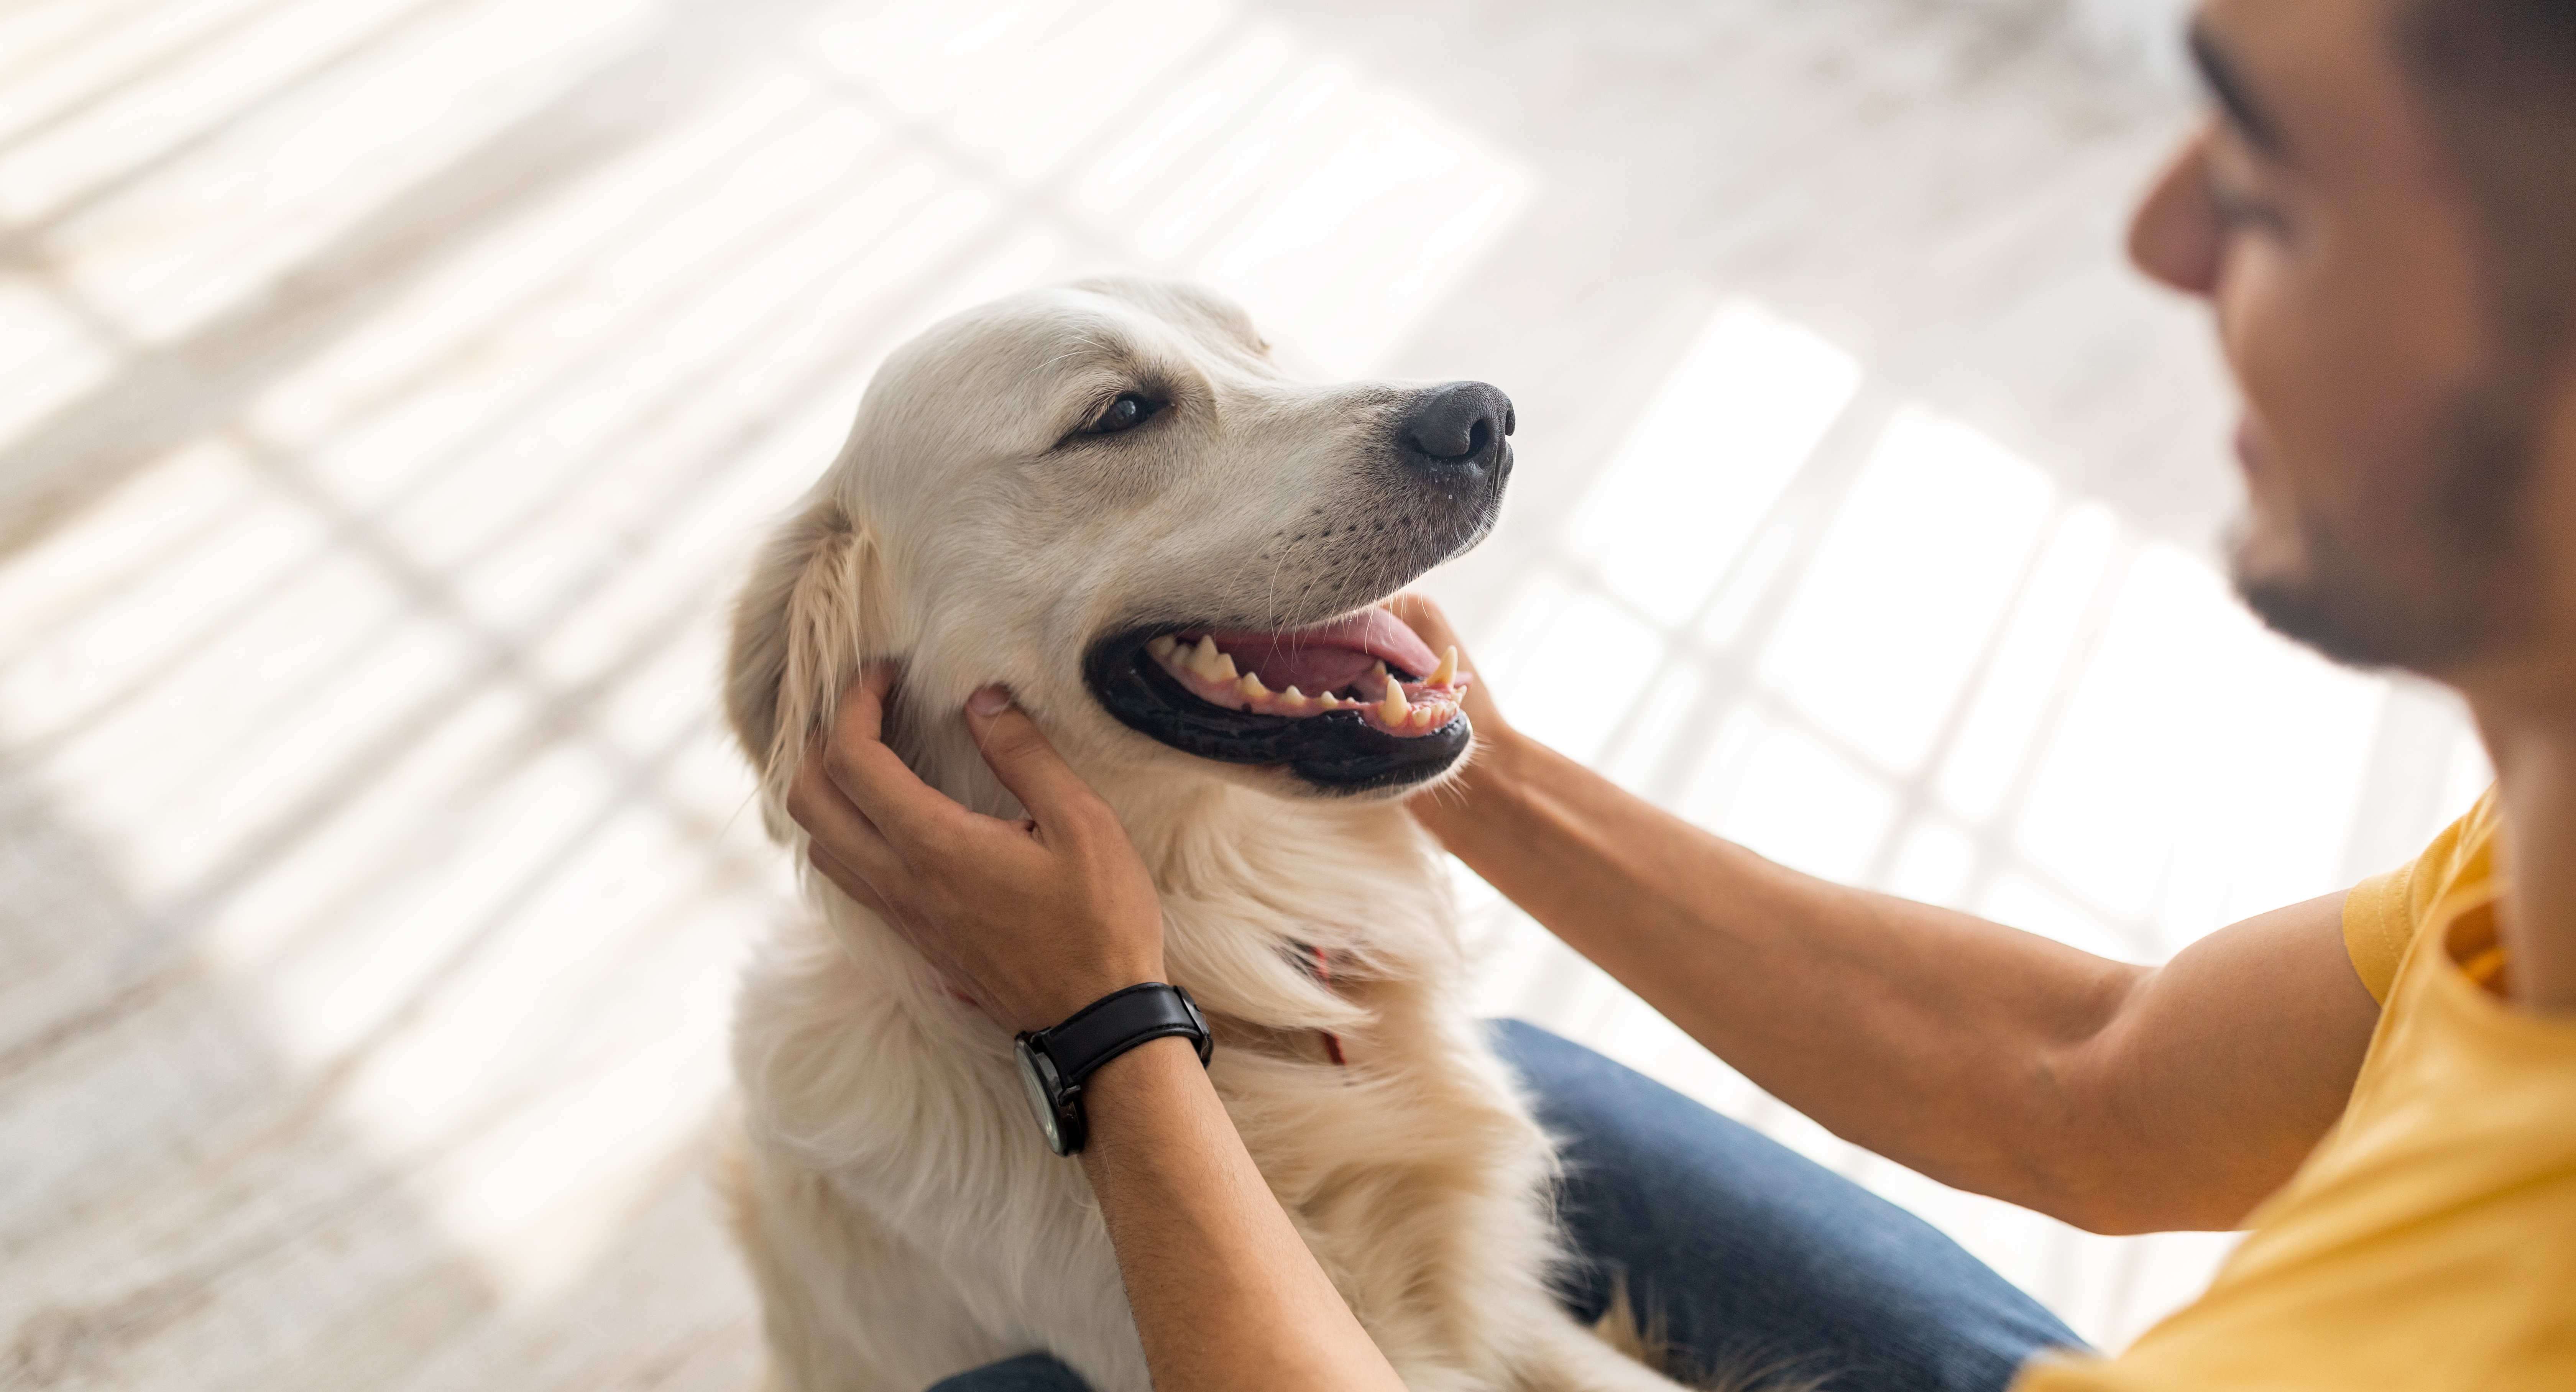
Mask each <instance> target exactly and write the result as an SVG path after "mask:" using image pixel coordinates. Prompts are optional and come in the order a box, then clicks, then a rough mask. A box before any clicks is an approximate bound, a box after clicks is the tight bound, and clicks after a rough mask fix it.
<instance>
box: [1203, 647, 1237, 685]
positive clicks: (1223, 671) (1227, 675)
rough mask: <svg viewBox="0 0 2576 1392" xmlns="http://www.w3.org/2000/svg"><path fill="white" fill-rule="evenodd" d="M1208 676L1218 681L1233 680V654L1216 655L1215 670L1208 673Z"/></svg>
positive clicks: (1234, 674)
mask: <svg viewBox="0 0 2576 1392" xmlns="http://www.w3.org/2000/svg"><path fill="white" fill-rule="evenodd" d="M1209 675H1210V676H1212V677H1214V678H1216V679H1217V680H1218V681H1232V680H1234V679H1235V677H1236V675H1237V673H1236V672H1235V670H1234V654H1232V653H1218V654H1217V655H1216V670H1215V671H1214V672H1211V673H1209Z"/></svg>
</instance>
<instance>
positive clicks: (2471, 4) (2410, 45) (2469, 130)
mask: <svg viewBox="0 0 2576 1392" xmlns="http://www.w3.org/2000/svg"><path fill="white" fill-rule="evenodd" d="M2397 24H2398V31H2397V37H2398V51H2399V54H2400V56H2401V61H2402V62H2403V63H2404V64H2405V66H2406V67H2407V69H2408V71H2409V72H2410V73H2411V75H2412V76H2413V77H2414V79H2415V80H2416V82H2417V83H2418V84H2419V86H2420V88H2421V89H2422V91H2423V92H2424V93H2425V95H2426V96H2427V97H2428V98H2429V99H2430V105H2431V108H2432V111H2433V119H2434V123H2435V125H2436V127H2437V133H2438V136H2439V138H2440V140H2441V142H2442V145H2443V147H2444V151H2445V153H2446V154H2447V155H2448V156H2449V158H2450V160H2451V162H2452V163H2453V165H2454V167H2456V168H2457V169H2458V170H2459V171H2460V173H2461V176H2462V184H2463V186H2464V188H2465V191H2466V192H2467V193H2468V195H2469V197H2470V199H2471V201H2472V203H2473V204H2474V206H2475V209H2476V216H2477V220H2478V231H2479V234H2480V239H2481V241H2482V242H2483V243H2484V247H2483V248H2482V250H2483V252H2484V255H2485V259H2486V265H2487V281H2488V291H2489V294H2490V296H2491V298H2492V300H2493V303H2494V307H2495V310H2496V312H2497V316H2498V317H2497V320H2496V327H2497V328H2498V329H2499V330H2501V331H2502V333H2503V334H2504V335H2505V341H2504V343H2503V344H2501V345H2500V346H2502V347H2503V348H2505V350H2506V351H2507V352H2511V353H2516V354H2527V355H2534V356H2536V357H2537V358H2538V359H2539V360H2540V361H2539V362H2536V363H2533V364H2531V365H2532V366H2535V367H2537V366H2540V365H2541V364H2543V363H2547V364H2552V365H2554V364H2555V362H2556V361H2557V360H2558V359H2559V358H2560V357H2561V355H2563V354H2566V353H2569V352H2571V351H2576V0H2400V4H2399V8H2398V20H2397Z"/></svg>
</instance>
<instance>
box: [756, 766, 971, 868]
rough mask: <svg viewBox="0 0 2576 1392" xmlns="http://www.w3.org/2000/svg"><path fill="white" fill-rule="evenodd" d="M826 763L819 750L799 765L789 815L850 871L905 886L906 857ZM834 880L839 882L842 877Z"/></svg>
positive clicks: (789, 790)
mask: <svg viewBox="0 0 2576 1392" xmlns="http://www.w3.org/2000/svg"><path fill="white" fill-rule="evenodd" d="M879 747H880V748H883V746H879ZM823 762H824V759H823V755H822V754H821V753H820V752H819V751H818V752H815V753H809V754H807V755H806V756H805V762H804V763H802V764H800V765H798V766H797V769H796V777H795V779H794V781H792V782H790V783H789V784H788V785H787V815H788V816H790V817H793V818H795V819H796V824H797V825H798V826H801V827H803V828H805V834H806V836H807V837H808V838H810V839H811V840H812V841H813V842H814V844H816V845H818V846H821V847H822V848H824V850H825V851H827V852H828V853H829V854H830V855H831V856H832V858H833V860H834V861H836V862H837V863H839V864H840V865H841V866H842V867H843V868H845V869H847V870H849V871H850V872H851V873H853V874H855V875H857V876H858V877H860V878H861V879H864V880H866V881H868V882H870V883H871V884H900V883H901V882H902V880H901V877H902V876H903V875H904V874H905V873H906V871H905V868H904V863H903V857H902V856H900V855H898V854H896V853H895V849H894V847H893V846H891V845H888V844H887V842H886V838H885V834H884V833H883V832H881V831H879V830H878V829H877V826H876V824H875V823H874V822H873V821H871V820H870V819H869V818H868V815H867V813H866V812H865V811H864V810H863V809H861V808H860V807H859V806H858V805H857V804H855V803H853V802H852V801H850V799H849V798H848V797H846V796H844V795H843V794H842V792H841V789H840V787H839V785H838V784H837V783H836V782H835V781H834V780H833V779H832V778H831V777H829V776H828V775H827V774H826V773H825V772H824V770H823ZM907 772H908V770H907ZM934 796H935V794H934ZM826 873H827V874H828V873H829V872H828V870H827V871H826ZM832 882H833V883H834V884H840V880H839V879H838V878H835V879H833V881H832ZM847 887H848V886H846V885H844V886H843V888H845V889H846V888H847Z"/></svg>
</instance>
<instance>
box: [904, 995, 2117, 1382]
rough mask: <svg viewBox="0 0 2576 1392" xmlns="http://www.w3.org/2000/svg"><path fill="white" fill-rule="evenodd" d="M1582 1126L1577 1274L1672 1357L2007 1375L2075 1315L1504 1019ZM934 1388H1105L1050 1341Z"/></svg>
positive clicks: (2067, 1339) (1992, 1377) (1556, 1113)
mask: <svg viewBox="0 0 2576 1392" xmlns="http://www.w3.org/2000/svg"><path fill="white" fill-rule="evenodd" d="M1494 1038H1495V1042H1496V1043H1497V1044H1498V1045H1499V1046H1500V1047H1501V1049H1502V1052H1503V1057H1505V1058H1506V1059H1509V1060H1510V1061H1511V1063H1512V1065H1513V1067H1515V1068H1517V1069H1519V1070H1520V1073H1521V1076H1522V1077H1523V1078H1525V1079H1527V1080H1528V1082H1529V1084H1530V1087H1531V1090H1532V1091H1533V1092H1534V1093H1535V1094H1536V1095H1537V1099H1538V1114H1539V1120H1540V1121H1542V1122H1544V1123H1545V1124H1546V1126H1547V1128H1548V1130H1550V1131H1551V1132H1554V1133H1555V1134H1556V1135H1558V1136H1559V1137H1561V1138H1563V1139H1564V1140H1565V1142H1566V1145H1565V1159H1566V1177H1565V1181H1564V1186H1563V1191H1562V1193H1561V1194H1560V1195H1559V1200H1560V1213H1561V1216H1562V1218H1563V1220H1564V1222H1565V1225H1566V1227H1567V1229H1568V1231H1569V1233H1570V1235H1571V1236H1572V1238H1573V1240H1574V1246H1575V1249H1576V1250H1577V1251H1578V1252H1580V1253H1581V1254H1582V1257H1583V1262H1582V1264H1581V1266H1580V1267H1579V1268H1578V1269H1577V1270H1575V1271H1573V1272H1571V1273H1569V1275H1568V1277H1567V1279H1566V1280H1565V1281H1563V1282H1562V1283H1561V1287H1562V1288H1561V1294H1562V1295H1563V1297H1564V1300H1565V1304H1566V1307H1567V1308H1568V1309H1570V1310H1572V1311H1573V1312H1574V1314H1575V1315H1576V1317H1577V1318H1580V1319H1582V1320H1584V1321H1586V1322H1589V1321H1591V1320H1594V1319H1598V1318H1599V1317H1600V1316H1601V1314H1602V1312H1603V1311H1604V1310H1606V1309H1608V1308H1609V1305H1610V1300H1611V1296H1612V1292H1613V1291H1614V1290H1615V1289H1617V1288H1618V1287H1619V1286H1620V1285H1622V1284H1624V1285H1625V1286H1626V1288H1627V1290H1628V1293H1629V1297H1630V1299H1631V1301H1632V1302H1634V1305H1635V1308H1636V1310H1637V1312H1638V1314H1639V1316H1640V1322H1641V1323H1643V1324H1645V1325H1646V1326H1647V1327H1649V1328H1650V1329H1652V1330H1653V1331H1654V1332H1655V1333H1657V1334H1659V1335H1660V1336H1661V1337H1662V1340H1663V1342H1664V1344H1665V1347H1666V1348H1667V1350H1668V1354H1669V1358H1670V1361H1671V1364H1672V1366H1671V1368H1670V1369H1669V1371H1671V1372H1673V1373H1674V1374H1675V1375H1676V1376H1680V1377H1683V1378H1685V1379H1688V1380H1697V1379H1698V1378H1701V1377H1705V1376H1708V1375H1709V1374H1711V1373H1713V1372H1717V1371H1721V1370H1731V1371H1752V1370H1770V1371H1774V1372H1778V1373H1784V1374H1789V1375H1793V1376H1796V1375H1803V1376H1806V1377H1809V1378H1813V1379H1817V1380H1818V1384H1819V1386H1820V1387H1821V1388H1823V1389H1827V1390H1828V1392H1900V1390H1901V1392H1996V1389H2000V1388H2001V1387H2003V1386H2004V1384H2005V1383H2007V1382H2009V1381H2011V1380H2012V1375H2013V1370H2014V1369H2016V1368H2018V1367H2020V1366H2021V1363H2022V1361H2023V1360H2024V1359H2026V1358H2028V1357H2029V1356H2030V1355H2031V1354H2033V1353H2035V1352H2037V1351H2039V1350H2041V1349H2044V1348H2081V1347H2082V1346H2083V1344H2082V1341H2081V1340H2079V1339H2077V1338H2076V1337H2075V1335H2074V1333H2073V1332H2072V1331H2070V1330H2068V1329H2067V1327H2066V1326H2065V1325H2064V1324H2061V1323H2059V1322H2058V1319H2057V1317H2056V1316H2054V1315H2052V1314H2050V1313H2049V1312H2048V1311H2046V1310H2044V1309H2042V1308H2040V1305H2039V1302H2037V1301H2035V1300H2032V1299H2031V1298H2030V1297H2029V1296H2027V1295H2024V1294H2023V1293H2022V1292H2021V1291H2020V1290H2018V1289H2016V1288H2015V1287H2014V1286H2013V1285H2012V1284H2011V1283H2010V1282H2008V1281H2006V1280H2004V1279H2003V1278H2002V1277H2000V1276H1998V1275H1996V1274H1995V1273H1994V1272H1993V1271H1992V1270H1989V1269H1988V1268H1987V1267H1986V1266H1985V1264H1984V1263H1982V1262H1979V1261H1978V1260H1977V1259H1976V1258H1974V1257H1972V1256H1969V1255H1968V1254H1967V1253H1966V1252H1965V1251H1963V1250H1961V1249H1960V1247H1959V1245H1958V1244H1957V1243H1954V1242H1952V1241H1951V1240H1950V1239H1948V1238H1947V1237H1944V1236H1942V1235H1941V1233H1940V1232H1939V1231H1938V1230H1937V1229H1935V1228H1933V1227H1932V1225H1930V1224H1928V1223H1926V1222H1924V1221H1923V1220H1922V1219H1920V1218H1917V1217H1915V1216H1914V1215H1913V1214H1911V1213H1908V1212H1906V1211H1905V1210H1904V1209H1901V1208H1898V1207H1897V1206H1896V1205H1894V1204H1891V1203H1889V1202H1887V1201H1886V1200H1885V1199H1882V1198H1879V1197H1878V1196H1877V1195H1875V1194H1872V1193H1870V1192H1869V1191H1868V1190H1866V1189H1863V1188H1861V1187H1860V1186H1859V1185H1857V1184H1854V1183H1852V1182H1851V1181H1850V1180H1847V1179H1844V1178H1843V1177H1841V1176H1840V1175H1837V1174H1835V1173H1833V1172H1832V1171H1830V1170H1827V1169H1825V1168H1823V1167H1822V1166H1820V1165H1817V1164H1816V1163H1814V1162H1813V1161H1811V1160H1808V1159H1807V1158H1805V1157H1804V1156H1801V1155H1799V1154H1798V1153H1797V1152H1795V1151H1793V1150H1790V1149H1788V1148H1787V1147H1785V1146H1782V1145H1780V1144H1778V1143H1777V1142H1774V1141H1771V1140H1769V1139H1767V1138H1765V1137H1763V1136H1761V1135H1760V1134H1758V1133H1756V1132H1754V1131H1751V1130H1748V1129H1747V1128H1745V1127H1743V1126H1741V1125H1738V1124H1737V1123H1735V1122H1732V1121H1729V1120H1727V1119H1726V1118H1725V1117H1722V1116H1719V1115H1718V1114H1716V1113H1715V1112H1712V1111H1710V1110H1708V1109H1707V1108H1706V1107H1703V1106H1701V1105H1699V1104H1698V1103H1696V1102H1693V1101H1691V1100H1690V1099H1689V1098H1687V1097H1684V1096H1682V1095H1681V1094H1680V1093H1677V1092H1674V1091H1673V1090H1672V1089H1670V1088H1667V1087H1665V1086H1663V1085H1662V1084H1660V1083H1657V1082H1654V1081H1652V1080H1650V1079H1648V1078H1646V1077H1644V1076H1642V1075H1640V1074H1638V1073H1635V1072H1632V1071H1630V1070H1628V1069H1626V1068H1623V1067H1621V1066H1620V1065H1618V1064H1615V1063H1612V1062H1611V1061H1610V1060H1608V1059H1606V1058H1603V1057H1601V1056H1600V1055H1599V1054H1596V1053H1594V1052H1592V1051H1591V1050H1589V1049H1586V1048H1584V1047H1583V1046H1582V1045H1579V1044H1572V1043H1568V1042H1567V1041H1565V1040H1562V1039H1559V1038H1557V1037H1556V1036H1555V1035H1552V1034H1549V1033H1548V1032H1547V1031H1545V1030H1542V1029H1539V1028H1538V1027H1536V1026H1534V1025H1525V1024H1522V1023H1520V1022H1519V1021H1517V1020H1507V1021H1504V1022H1502V1023H1501V1024H1498V1025H1496V1026H1495V1027H1494ZM932 1392H1085V1389H1084V1388H1083V1384H1082V1381H1081V1379H1080V1378H1077V1377H1076V1376H1074V1374H1073V1372H1072V1370H1070V1369H1068V1368H1066V1367H1065V1366H1064V1365H1063V1364H1061V1363H1058V1362H1056V1361H1055V1360H1054V1359H1052V1358H1049V1357H1047V1356H1046V1355H1044V1354H1042V1353H1038V1354H1029V1355H1026V1356H1024V1357H1020V1358H1015V1359H1012V1360H1010V1361H1009V1362H1006V1363H998V1364H995V1365H993V1366H992V1367H989V1368H979V1369H977V1370H975V1371H974V1372H971V1373H962V1374H959V1375H958V1376H956V1377H952V1378H949V1379H947V1380H945V1381H943V1382H941V1383H940V1384H939V1385H938V1387H936V1388H934V1389H932Z"/></svg>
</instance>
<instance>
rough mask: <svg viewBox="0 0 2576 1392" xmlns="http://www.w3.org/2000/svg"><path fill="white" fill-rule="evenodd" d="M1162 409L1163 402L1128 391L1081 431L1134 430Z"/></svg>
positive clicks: (1113, 433) (1112, 433)
mask: <svg viewBox="0 0 2576 1392" xmlns="http://www.w3.org/2000/svg"><path fill="white" fill-rule="evenodd" d="M1161 409H1163V403H1162V402H1159V401H1154V400H1150V399H1148V398H1146V397H1142V396H1139V395H1137V394H1136V393H1134V392H1127V393H1124V394H1122V395H1121V396H1120V397H1119V398H1118V399H1117V400H1116V401H1112V402H1110V403H1109V405H1108V406H1107V407H1105V408H1103V409H1102V411H1101V412H1100V414H1099V415H1096V416H1094V417H1092V418H1091V424H1089V425H1086V426H1084V427H1083V428H1082V431H1081V433H1083V434H1085V435H1115V434H1117V433H1118V432H1119V431H1121V430H1133V429H1135V428H1136V427H1138V426H1140V425H1143V424H1144V423H1145V422H1146V421H1148V420H1151V419H1153V416H1154V413H1155V412H1156V411H1159V410H1161Z"/></svg>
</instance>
